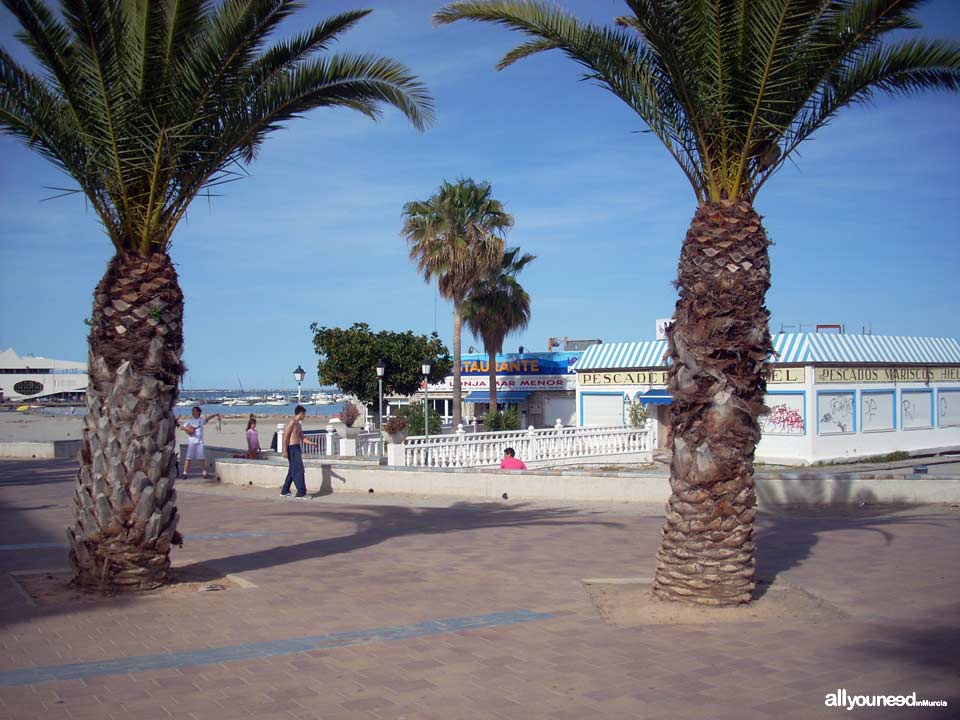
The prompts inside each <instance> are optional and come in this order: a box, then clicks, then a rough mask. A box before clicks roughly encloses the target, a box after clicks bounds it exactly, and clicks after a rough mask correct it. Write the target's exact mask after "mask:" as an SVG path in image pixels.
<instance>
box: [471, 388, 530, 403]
mask: <svg viewBox="0 0 960 720" xmlns="http://www.w3.org/2000/svg"><path fill="white" fill-rule="evenodd" d="M529 395H530V391H529V390H498V391H497V402H498V403H516V402H523V401H524V400H526V399H527V397H528V396H529ZM463 401H464V402H468V403H485V402H490V391H489V390H474V391H473V392H472V393H470V394H469V395H467V396H466V397H465V398H464V399H463Z"/></svg>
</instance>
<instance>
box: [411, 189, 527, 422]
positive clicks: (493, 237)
mask: <svg viewBox="0 0 960 720" xmlns="http://www.w3.org/2000/svg"><path fill="white" fill-rule="evenodd" d="M403 215H404V223H403V230H402V232H403V235H404V237H405V238H406V239H407V242H408V244H409V246H410V259H411V260H413V261H414V262H416V263H417V269H418V270H419V271H420V273H421V274H422V275H423V279H424V280H425V281H426V282H430V281H431V279H433V277H436V278H437V288H438V289H439V291H440V294H441V295H442V296H443V297H445V298H447V299H448V300H450V301H452V302H453V424H454V426H456V425H458V424H460V420H461V407H460V404H461V387H460V371H461V368H460V356H461V352H460V350H461V348H460V333H461V329H462V326H463V303H464V301H465V300H466V299H467V295H468V294H469V293H470V290H471V289H472V288H473V286H474V285H476V283H477V282H478V281H479V280H480V279H481V278H483V277H485V276H486V275H487V274H488V273H490V272H491V271H492V270H493V269H494V268H495V267H497V265H498V264H499V263H500V259H501V258H502V257H503V234H504V233H505V232H506V231H507V230H508V229H509V228H510V227H511V226H512V225H513V217H512V216H511V215H510V214H509V213H507V212H506V211H505V210H504V209H503V205H502V204H501V203H500V201H499V200H495V199H494V198H493V197H492V194H491V189H490V183H486V182H481V183H478V182H475V181H473V180H470V179H460V180H457V182H455V183H449V182H446V181H444V182H443V184H442V185H441V186H440V189H439V190H438V191H437V193H436V194H435V195H433V196H432V197H430V198H429V199H427V200H422V201H414V202H409V203H407V204H406V205H404V207H403Z"/></svg>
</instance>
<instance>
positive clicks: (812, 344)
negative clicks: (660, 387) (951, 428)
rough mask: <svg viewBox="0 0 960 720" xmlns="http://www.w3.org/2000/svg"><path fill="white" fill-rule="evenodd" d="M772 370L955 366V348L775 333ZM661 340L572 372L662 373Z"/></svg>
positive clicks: (616, 347)
mask: <svg viewBox="0 0 960 720" xmlns="http://www.w3.org/2000/svg"><path fill="white" fill-rule="evenodd" d="M772 340H773V349H774V355H772V356H771V357H770V362H772V363H774V364H776V365H787V364H801V365H817V364H828V363H829V364H847V363H849V364H857V365H863V364H866V363H873V364H895V365H957V364H960V343H958V342H957V341H956V340H955V339H953V338H933V337H901V336H893V335H840V334H834V333H830V334H826V333H824V334H816V333H780V334H777V335H774V336H772ZM666 351H667V341H666V340H653V341H646V342H633V343H604V344H600V345H591V346H590V347H588V348H587V349H586V350H585V351H584V353H583V355H582V356H581V357H580V360H579V361H578V362H577V364H576V366H575V367H574V369H575V370H578V371H580V370H612V369H621V370H627V369H632V368H654V367H667V365H668V363H667V362H666V361H665V360H664V359H663V356H664V354H665V353H666Z"/></svg>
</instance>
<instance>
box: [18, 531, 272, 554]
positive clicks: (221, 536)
mask: <svg viewBox="0 0 960 720" xmlns="http://www.w3.org/2000/svg"><path fill="white" fill-rule="evenodd" d="M276 534H277V533H273V532H260V531H257V530H241V531H239V532H224V533H200V534H198V535H186V536H184V539H186V540H230V539H232V538H249V537H266V536H267V535H276ZM66 547H67V546H66V544H65V543H57V542H42V543H23V544H20V545H0V550H40V549H45V548H63V549H66Z"/></svg>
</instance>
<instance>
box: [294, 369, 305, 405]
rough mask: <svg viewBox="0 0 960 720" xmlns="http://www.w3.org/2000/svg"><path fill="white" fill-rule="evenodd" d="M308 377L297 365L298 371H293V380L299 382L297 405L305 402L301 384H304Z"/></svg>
mask: <svg viewBox="0 0 960 720" xmlns="http://www.w3.org/2000/svg"><path fill="white" fill-rule="evenodd" d="M306 376H307V373H306V371H305V370H304V369H303V368H302V367H300V366H299V365H297V369H296V370H294V371H293V379H294V380H296V381H297V405H300V404H301V403H302V402H303V396H302V394H301V392H300V383H302V382H303V379H304V378H305V377H306Z"/></svg>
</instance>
